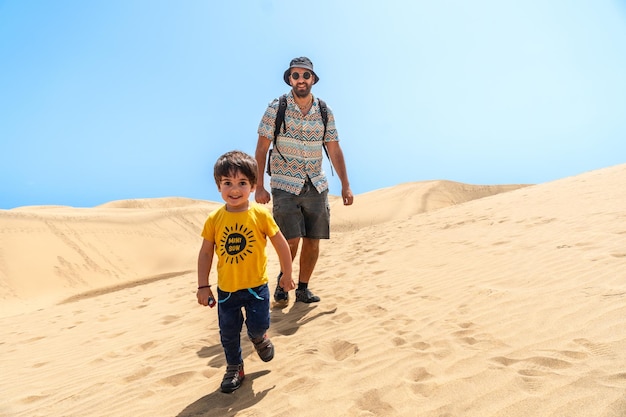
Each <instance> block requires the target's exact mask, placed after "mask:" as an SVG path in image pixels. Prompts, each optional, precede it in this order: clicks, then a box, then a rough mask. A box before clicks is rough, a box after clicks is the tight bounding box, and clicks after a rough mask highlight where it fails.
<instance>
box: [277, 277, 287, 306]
mask: <svg viewBox="0 0 626 417" xmlns="http://www.w3.org/2000/svg"><path fill="white" fill-rule="evenodd" d="M282 276H283V273H282V272H281V273H280V274H278V283H277V284H276V291H274V301H276V302H281V301H289V292H288V291H285V290H283V289H282V288H281V287H280V278H281V277H282Z"/></svg>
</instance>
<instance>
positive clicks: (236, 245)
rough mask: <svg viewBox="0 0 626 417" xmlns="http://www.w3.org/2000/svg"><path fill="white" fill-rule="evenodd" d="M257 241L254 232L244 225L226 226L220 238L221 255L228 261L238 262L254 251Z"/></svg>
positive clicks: (231, 262)
mask: <svg viewBox="0 0 626 417" xmlns="http://www.w3.org/2000/svg"><path fill="white" fill-rule="evenodd" d="M255 242H256V239H255V237H254V233H253V232H252V230H250V229H248V228H247V227H245V226H244V225H239V224H237V223H235V226H234V227H230V226H226V227H225V228H224V233H223V234H222V238H221V239H220V256H224V257H225V258H226V263H230V264H238V263H239V262H241V261H243V260H244V259H245V258H246V256H248V255H249V254H251V253H252V249H253V248H254V243H255Z"/></svg>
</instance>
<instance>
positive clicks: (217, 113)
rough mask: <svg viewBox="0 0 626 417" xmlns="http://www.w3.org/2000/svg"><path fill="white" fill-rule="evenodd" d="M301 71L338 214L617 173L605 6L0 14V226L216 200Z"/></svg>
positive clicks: (366, 4)
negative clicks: (224, 160) (335, 152)
mask: <svg viewBox="0 0 626 417" xmlns="http://www.w3.org/2000/svg"><path fill="white" fill-rule="evenodd" d="M301 55H306V56H308V57H310V58H311V59H312V60H313V63H314V64H315V69H316V72H317V73H318V75H319V76H320V78H321V81H320V82H319V83H318V84H317V85H316V86H315V87H314V89H313V92H314V94H316V95H317V96H319V97H322V98H324V99H325V100H326V101H327V102H328V104H329V105H330V107H331V108H332V109H333V111H334V113H335V116H336V119H337V128H338V131H339V135H340V139H341V141H342V146H343V149H344V153H345V155H346V159H347V166H348V171H349V174H350V179H351V183H352V189H353V191H354V193H355V194H357V198H358V194H361V193H364V192H367V191H371V190H375V189H379V188H383V187H387V186H393V185H397V184H400V183H404V182H410V181H424V180H434V179H445V180H452V181H459V182H465V183H470V184H510V183H542V182H548V181H552V180H556V179H559V178H564V177H567V176H571V175H577V174H579V173H582V172H585V171H589V170H593V169H598V168H603V167H607V166H611V165H616V164H621V163H624V162H626V2H625V1H623V0H621V1H617V0H612V1H611V0H580V1H577V0H517V1H515V0H511V1H502V0H474V1H467V0H447V1H444V0H442V1H426V0H402V1H400V0H387V1H369V0H359V1H357V0H354V1H341V0H318V1H308V2H301V1H295V0H291V1H283V0H260V1H252V0H250V1H236V0H233V1H213V0H202V1H200V0H181V1H174V0H98V1H95V0H93V1H89V0H54V1H51V0H0V209H9V208H13V207H18V206H24V205H67V206H74V207H92V206H95V205H99V204H102V203H105V202H108V201H112V200H120V199H131V198H150V197H170V196H177V197H189V198H198V199H206V200H211V201H221V200H220V197H219V194H218V193H217V191H216V189H215V183H214V181H213V177H212V167H213V163H214V161H215V159H216V158H217V156H219V155H220V154H222V153H223V152H226V151H228V150H231V149H240V150H243V151H247V152H250V153H254V149H255V145H256V140H257V134H256V130H257V126H258V122H259V120H260V118H261V116H262V114H263V112H264V110H265V107H266V105H267V104H268V103H269V102H270V101H271V99H273V98H275V97H277V96H279V95H280V94H282V93H284V92H287V90H288V87H287V85H286V84H284V83H283V81H282V73H283V71H284V70H285V69H286V67H287V65H288V63H289V61H290V60H291V58H293V57H295V56H301ZM327 173H328V174H329V176H330V172H329V170H328V169H327ZM339 193H340V187H339V184H338V181H337V178H336V177H334V178H332V177H331V194H335V195H337V194H339Z"/></svg>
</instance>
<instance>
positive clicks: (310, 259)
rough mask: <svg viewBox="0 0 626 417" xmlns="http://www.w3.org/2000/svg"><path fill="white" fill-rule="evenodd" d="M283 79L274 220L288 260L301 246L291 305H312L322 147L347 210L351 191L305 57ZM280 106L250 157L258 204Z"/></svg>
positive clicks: (321, 225)
mask: <svg viewBox="0 0 626 417" xmlns="http://www.w3.org/2000/svg"><path fill="white" fill-rule="evenodd" d="M283 80H284V81H285V82H286V83H287V84H288V85H289V86H290V87H291V91H290V92H289V93H288V94H287V107H286V110H285V125H284V129H282V128H281V130H280V133H279V134H278V137H277V138H276V141H275V145H274V149H273V150H272V152H270V159H269V164H270V171H271V181H270V188H271V194H272V195H271V198H273V200H274V202H273V215H274V218H275V219H276V223H277V224H278V226H279V227H280V230H281V232H282V233H283V235H284V236H285V238H286V239H287V242H288V243H289V248H290V250H291V257H292V259H295V257H296V255H297V253H298V247H299V245H300V241H302V248H301V251H300V271H299V277H298V278H299V279H298V287H297V288H296V301H300V302H304V303H315V302H318V301H320V298H319V297H318V296H316V295H314V294H313V293H312V292H311V290H310V289H309V287H308V285H309V280H310V279H311V275H312V274H313V270H314V269H315V264H316V263H317V259H318V257H319V243H320V239H329V238H330V209H329V205H328V180H327V178H326V175H325V174H324V171H323V170H322V157H323V147H324V146H326V150H327V152H328V156H329V158H330V161H331V163H332V165H333V167H334V168H335V171H336V172H337V176H338V177H339V179H340V180H341V197H342V199H343V204H344V205H351V204H352V202H353V200H354V196H353V195H352V190H350V182H349V181H348V173H347V171H346V164H345V161H344V157H343V151H342V150H341V147H340V146H339V137H338V135H337V129H336V128H335V118H334V116H333V113H332V111H331V110H330V108H327V112H328V121H327V126H326V129H324V122H323V120H322V117H321V111H320V102H319V99H317V98H315V97H314V96H313V94H311V88H312V87H313V85H314V84H316V83H317V82H318V81H319V77H318V76H317V74H316V73H315V71H313V63H312V62H311V60H310V59H309V58H306V57H299V58H294V59H292V60H291V62H290V64H289V68H287V70H286V71H285V73H284V74H283ZM279 102H280V101H279V99H275V100H274V101H272V102H271V103H270V104H269V106H268V107H267V109H266V110H265V114H264V115H263V118H262V119H261V122H260V123H259V129H258V134H259V139H258V142H257V148H256V154H255V157H256V160H257V165H258V169H259V174H258V180H257V189H256V193H255V200H256V201H257V203H261V204H267V203H268V202H269V201H270V193H269V192H268V191H267V190H266V189H265V187H264V173H265V158H266V156H267V152H268V150H269V147H270V144H271V143H272V142H273V141H274V130H275V124H276V114H277V111H278V106H279ZM325 130H326V134H325V135H324V131H325ZM281 274H282V272H281ZM281 274H279V276H278V281H279V285H277V286H276V291H275V292H274V300H276V301H284V302H286V301H288V300H289V293H288V292H287V291H284V290H283V289H282V288H281V287H280V277H281Z"/></svg>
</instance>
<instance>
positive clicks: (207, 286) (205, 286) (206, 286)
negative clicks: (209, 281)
mask: <svg viewBox="0 0 626 417" xmlns="http://www.w3.org/2000/svg"><path fill="white" fill-rule="evenodd" d="M202 288H211V286H210V285H203V286H201V287H198V289H199V290H201V289H202Z"/></svg>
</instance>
